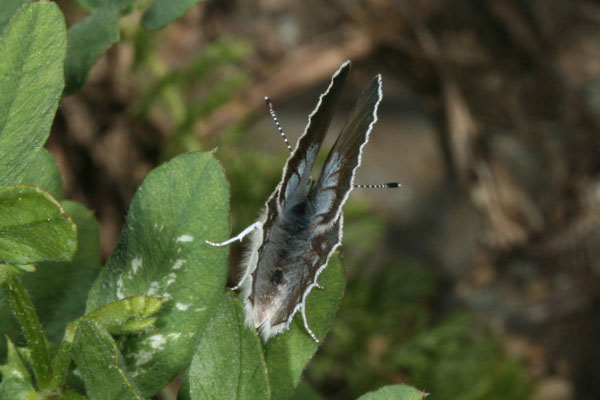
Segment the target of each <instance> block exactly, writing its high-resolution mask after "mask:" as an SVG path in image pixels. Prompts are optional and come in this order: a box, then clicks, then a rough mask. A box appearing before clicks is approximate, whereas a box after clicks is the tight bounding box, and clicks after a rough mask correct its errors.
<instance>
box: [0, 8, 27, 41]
mask: <svg viewBox="0 0 600 400" xmlns="http://www.w3.org/2000/svg"><path fill="white" fill-rule="evenodd" d="M28 1H29V0H2V1H0V35H1V34H2V31H3V30H4V28H5V26H6V24H8V20H9V19H10V17H12V16H13V14H14V13H15V12H16V11H17V10H18V9H19V7H21V6H22V5H23V4H25V3H27V2H28Z"/></svg>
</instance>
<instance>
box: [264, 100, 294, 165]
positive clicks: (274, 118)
mask: <svg viewBox="0 0 600 400" xmlns="http://www.w3.org/2000/svg"><path fill="white" fill-rule="evenodd" d="M265 102H266V103H267V107H269V112H270V113H271V117H272V118H273V121H275V125H277V130H279V133H281V137H282V138H283V141H284V142H285V145H286V146H287V148H288V150H289V151H290V153H291V152H292V146H290V142H289V141H288V139H287V137H286V136H285V133H283V129H281V125H280V124H279V120H278V119H277V115H276V114H275V109H274V108H273V103H272V102H271V99H270V98H268V97H266V96H265Z"/></svg>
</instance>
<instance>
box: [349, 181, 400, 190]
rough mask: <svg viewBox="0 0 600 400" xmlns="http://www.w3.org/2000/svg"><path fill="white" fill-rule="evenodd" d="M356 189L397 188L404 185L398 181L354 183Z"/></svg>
mask: <svg viewBox="0 0 600 400" xmlns="http://www.w3.org/2000/svg"><path fill="white" fill-rule="evenodd" d="M353 186H354V187H355V188H356V189H395V188H399V187H400V186H402V185H401V184H399V183H398V182H390V183H381V184H379V185H353Z"/></svg>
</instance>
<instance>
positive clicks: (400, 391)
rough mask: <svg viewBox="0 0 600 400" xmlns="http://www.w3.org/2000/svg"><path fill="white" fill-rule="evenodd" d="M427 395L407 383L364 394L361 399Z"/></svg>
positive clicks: (396, 399)
mask: <svg viewBox="0 0 600 400" xmlns="http://www.w3.org/2000/svg"><path fill="white" fill-rule="evenodd" d="M427 395H428V393H424V392H421V391H420V390H417V389H415V388H413V387H410V386H407V385H389V386H384V387H382V388H380V389H378V390H375V391H374V392H369V393H366V394H363V395H362V396H360V397H359V400H423V399H424V398H425V397H427Z"/></svg>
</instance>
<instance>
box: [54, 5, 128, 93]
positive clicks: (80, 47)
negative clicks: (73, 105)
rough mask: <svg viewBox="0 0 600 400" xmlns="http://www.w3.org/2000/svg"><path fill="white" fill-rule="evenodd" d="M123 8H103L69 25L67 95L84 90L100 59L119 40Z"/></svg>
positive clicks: (66, 64)
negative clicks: (121, 9) (83, 87)
mask: <svg viewBox="0 0 600 400" xmlns="http://www.w3.org/2000/svg"><path fill="white" fill-rule="evenodd" d="M119 17H120V14H119V8H118V7H116V6H111V7H106V8H101V9H99V10H98V11H96V12H95V13H93V14H92V15H90V16H88V17H87V18H85V19H83V20H81V21H79V22H78V23H76V24H75V25H73V26H71V27H70V28H69V33H68V35H69V39H68V40H69V50H68V51H67V58H66V60H65V80H66V86H65V95H69V94H71V93H74V92H76V91H77V90H79V89H81V87H82V86H83V84H84V83H85V81H86V79H87V76H88V73H89V71H90V69H91V68H92V66H93V65H94V64H95V63H96V61H97V60H98V58H99V57H100V56H101V55H102V54H103V53H104V52H105V51H106V50H107V49H108V48H109V47H110V46H111V45H112V44H113V43H115V42H117V41H118V40H119Z"/></svg>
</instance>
